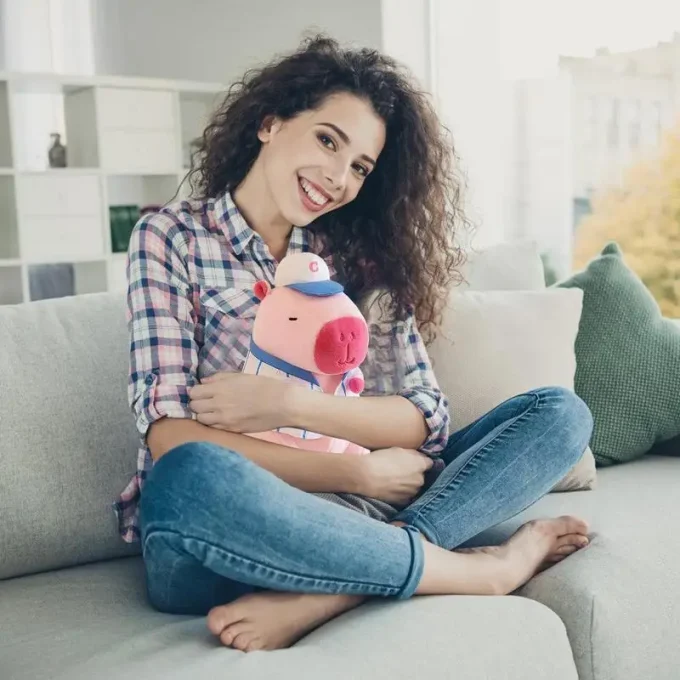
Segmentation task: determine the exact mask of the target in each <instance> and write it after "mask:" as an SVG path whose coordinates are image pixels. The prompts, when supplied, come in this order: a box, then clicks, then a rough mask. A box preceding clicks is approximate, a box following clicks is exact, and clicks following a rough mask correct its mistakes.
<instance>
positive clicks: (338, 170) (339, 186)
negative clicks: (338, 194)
mask: <svg viewBox="0 0 680 680" xmlns="http://www.w3.org/2000/svg"><path fill="white" fill-rule="evenodd" d="M348 171H349V166H348V165H346V164H344V163H343V164H340V163H338V164H337V165H336V166H334V167H329V168H327V169H326V179H327V180H328V181H329V182H330V185H331V187H332V189H333V190H335V191H342V190H343V189H344V188H345V186H346V184H347V173H348Z"/></svg>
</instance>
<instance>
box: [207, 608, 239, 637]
mask: <svg viewBox="0 0 680 680" xmlns="http://www.w3.org/2000/svg"><path fill="white" fill-rule="evenodd" d="M239 620H240V616H238V615H237V614H236V612H235V611H234V609H233V607H230V606H229V605H221V606H219V607H213V608H212V609H211V610H210V611H209V612H208V616H207V618H206V623H207V625H208V630H209V631H210V632H211V633H212V634H213V635H219V634H220V633H221V632H222V631H223V630H224V629H225V628H226V627H227V626H228V625H230V624H232V623H236V622H237V621H239Z"/></svg>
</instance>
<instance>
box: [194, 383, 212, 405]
mask: <svg viewBox="0 0 680 680" xmlns="http://www.w3.org/2000/svg"><path fill="white" fill-rule="evenodd" d="M214 395H215V389H214V388H213V387H212V386H211V385H209V384H208V385H194V386H193V387H190V388H189V398H190V399H191V400H192V401H193V400H195V399H210V397H212V396H214Z"/></svg>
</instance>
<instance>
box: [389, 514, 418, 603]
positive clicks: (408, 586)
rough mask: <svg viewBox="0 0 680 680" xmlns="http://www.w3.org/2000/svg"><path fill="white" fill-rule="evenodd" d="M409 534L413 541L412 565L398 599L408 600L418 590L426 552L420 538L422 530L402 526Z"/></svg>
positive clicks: (397, 596)
mask: <svg viewBox="0 0 680 680" xmlns="http://www.w3.org/2000/svg"><path fill="white" fill-rule="evenodd" d="M401 528H402V529H403V530H404V531H405V532H406V533H407V535H408V538H409V541H410V542H411V566H410V568H409V572H408V576H407V577H406V581H405V582H404V585H403V586H402V588H401V590H400V591H399V592H398V593H397V595H396V599H397V600H408V599H409V598H410V597H412V596H413V594H414V593H415V592H416V588H417V587H418V584H419V583H420V579H421V578H422V576H423V569H424V567H425V552H424V550H423V542H422V540H421V538H420V532H419V531H418V529H416V528H415V527H412V526H410V525H406V526H404V527H401Z"/></svg>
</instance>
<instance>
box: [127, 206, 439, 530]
mask: <svg viewBox="0 0 680 680" xmlns="http://www.w3.org/2000/svg"><path fill="white" fill-rule="evenodd" d="M318 246H319V244H318V243H316V242H315V240H314V239H312V238H311V235H310V233H309V232H308V231H307V230H306V229H304V228H301V227H294V228H293V231H292V234H291V237H290V243H289V246H288V254H292V253H296V252H304V251H308V250H311V251H313V252H317V253H319V252H320V248H319V247H318ZM327 263H328V265H329V268H331V274H332V275H333V276H334V275H335V272H334V270H333V268H332V262H331V259H330V258H328V259H327ZM275 271H276V260H274V258H273V257H272V255H271V253H270V252H269V249H268V248H267V246H266V245H265V243H264V241H263V240H262V239H261V238H260V236H259V235H258V234H257V233H256V232H254V231H253V230H252V229H251V228H250V227H249V226H248V224H247V223H246V221H245V219H244V218H243V216H242V215H241V214H240V212H239V211H238V208H237V207H236V205H235V203H234V201H233V199H232V197H231V196H230V194H228V193H225V194H223V195H222V196H221V197H219V198H217V199H210V200H208V201H197V200H190V201H180V202H177V203H174V204H171V205H169V206H166V207H165V208H163V209H162V210H161V211H160V212H158V213H154V214H151V215H147V216H145V217H143V218H142V219H141V220H140V221H139V222H138V224H137V226H136V227H135V229H134V231H133V233H132V237H131V240H130V247H129V250H128V259H127V275H128V282H129V287H128V328H129V332H130V376H129V382H128V397H129V401H130V406H131V408H132V411H133V413H134V417H135V419H136V423H137V429H138V430H139V433H140V436H141V445H140V448H139V452H138V456H137V473H136V475H135V476H134V477H133V478H132V480H131V481H130V483H129V484H128V486H127V487H126V488H125V490H124V491H123V492H122V494H121V496H120V498H119V499H118V501H117V502H116V503H115V504H114V509H115V511H116V514H117V516H118V522H119V528H120V533H121V536H122V537H123V539H124V540H125V541H127V542H133V541H135V540H138V539H139V526H138V508H137V506H138V501H139V497H140V492H141V490H142V487H143V485H144V480H145V478H146V475H147V474H148V472H149V470H150V469H151V467H152V465H153V460H152V458H151V454H150V452H149V448H148V446H147V444H146V434H147V432H148V430H149V427H150V425H151V423H153V422H155V421H156V420H158V419H159V418H163V417H166V416H167V417H169V418H193V417H194V415H193V412H192V411H191V410H190V408H189V395H188V388H189V387H190V386H192V385H194V384H196V383H197V382H198V381H199V380H200V379H201V378H203V377H205V376H207V375H211V374H213V373H216V372H218V371H235V372H236V371H240V370H241V369H242V367H243V364H244V362H245V360H246V358H247V356H248V348H249V345H250V334H251V329H252V324H253V319H254V317H255V313H256V310H257V304H258V299H257V298H256V297H255V295H254V293H253V286H254V284H255V282H256V281H257V280H259V279H264V280H266V281H268V282H269V283H270V284H272V285H273V283H274V273H275ZM380 309H381V308H380V305H379V304H376V305H372V306H371V307H370V309H368V310H365V315H366V320H367V322H368V325H369V330H370V345H369V352H368V356H367V358H366V360H365V361H364V363H363V364H362V370H363V372H364V378H365V381H366V386H365V390H364V393H363V394H364V395H386V394H400V395H402V396H403V397H405V398H407V399H409V400H410V401H411V402H412V403H413V404H415V406H416V407H417V408H418V409H419V410H420V411H421V412H422V414H423V416H424V417H425V419H426V421H427V426H428V428H429V432H430V434H429V437H428V439H427V441H426V442H425V444H424V446H423V447H422V451H423V452H424V453H428V454H430V455H433V456H434V455H436V454H438V453H439V452H440V451H441V449H442V448H443V447H444V445H445V443H446V440H447V437H448V430H449V416H448V404H447V401H446V398H445V397H444V396H443V395H442V393H441V391H440V390H439V387H438V385H437V381H436V379H435V376H434V373H433V371H432V368H431V365H430V361H429V359H428V356H427V353H426V351H425V347H424V344H423V341H422V339H421V337H420V335H419V333H418V331H417V329H416V326H415V323H414V320H413V318H411V317H410V318H408V319H407V320H406V321H405V322H397V323H394V322H390V321H389V320H387V319H386V318H385V315H384V314H382V313H380Z"/></svg>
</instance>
